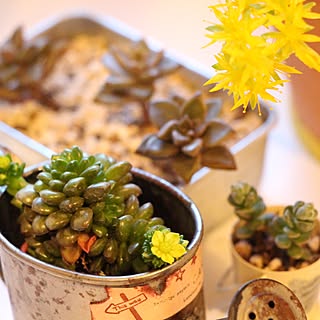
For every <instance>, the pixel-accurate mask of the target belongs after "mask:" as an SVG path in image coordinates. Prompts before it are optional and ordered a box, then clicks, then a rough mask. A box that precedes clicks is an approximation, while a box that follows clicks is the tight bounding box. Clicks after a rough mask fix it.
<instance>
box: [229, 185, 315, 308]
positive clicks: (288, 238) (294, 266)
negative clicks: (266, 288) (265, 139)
mask: <svg viewBox="0 0 320 320" xmlns="http://www.w3.org/2000/svg"><path fill="white" fill-rule="evenodd" d="M228 201H229V203H230V204H231V205H232V206H233V207H234V212H235V214H236V216H237V217H238V218H239V221H238V222H237V223H236V224H235V226H234V229H233V232H232V253H233V260H234V272H235V275H236V280H237V281H240V282H243V281H247V280H249V279H253V278H256V277H269V278H273V279H275V280H279V281H281V282H284V284H286V285H287V286H288V287H289V288H291V289H292V290H293V291H294V292H295V293H296V294H297V296H298V297H299V298H300V300H301V302H302V303H303V305H304V307H305V309H306V311H310V310H311V308H312V306H314V304H315V301H316V299H317V296H318V292H319V285H320V281H319V279H320V272H319V265H320V259H319V257H320V227H319V220H318V211H317V210H316V209H315V208H314V206H313V204H312V203H306V202H304V201H297V202H295V203H294V204H293V205H288V206H277V207H269V206H266V204H265V203H264V201H263V199H262V197H261V196H260V195H259V194H258V193H257V191H256V189H255V188H254V187H252V186H251V185H249V184H248V183H245V182H238V183H235V184H234V185H232V186H231V192H230V194H229V197H228ZM306 274H308V276H306ZM311 288H312V289H311Z"/></svg>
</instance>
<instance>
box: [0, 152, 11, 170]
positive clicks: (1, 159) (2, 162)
mask: <svg viewBox="0 0 320 320" xmlns="http://www.w3.org/2000/svg"><path fill="white" fill-rule="evenodd" d="M10 163H11V159H10V156H9V155H5V156H0V169H1V170H8V168H9V166H10Z"/></svg>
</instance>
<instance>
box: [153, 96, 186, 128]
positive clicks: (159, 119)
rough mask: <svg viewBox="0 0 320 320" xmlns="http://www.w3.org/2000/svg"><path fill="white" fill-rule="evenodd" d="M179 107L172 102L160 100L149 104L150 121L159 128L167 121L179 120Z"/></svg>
mask: <svg viewBox="0 0 320 320" xmlns="http://www.w3.org/2000/svg"><path fill="white" fill-rule="evenodd" d="M179 117H180V111H179V106H178V105H177V104H176V103H175V102H174V101H169V100H160V101H155V102H151V103H150V105H149V118H150V121H151V122H152V123H153V124H154V125H155V126H156V127H157V128H161V127H162V126H163V125H164V124H165V123H167V122H168V121H169V120H173V119H179Z"/></svg>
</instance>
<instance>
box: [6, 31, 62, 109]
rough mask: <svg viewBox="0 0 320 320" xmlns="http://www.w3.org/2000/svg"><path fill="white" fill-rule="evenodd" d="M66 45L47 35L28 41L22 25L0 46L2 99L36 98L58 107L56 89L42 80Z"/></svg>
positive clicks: (11, 100)
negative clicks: (54, 95)
mask: <svg viewBox="0 0 320 320" xmlns="http://www.w3.org/2000/svg"><path fill="white" fill-rule="evenodd" d="M65 49H66V43H65V42H63V41H53V42H51V41H50V40H49V39H48V38H46V37H40V38H35V39H33V40H30V41H28V40H26V39H25V37H24V34H23V29H22V27H18V28H17V29H16V30H15V31H14V33H13V34H12V35H11V37H10V38H9V39H8V40H7V41H6V42H5V43H4V44H3V46H2V47H1V48H0V99H2V100H5V101H8V102H12V103H15V102H21V101H25V100H30V99H34V100H36V101H38V102H39V103H41V104H43V105H45V106H48V107H51V108H53V109H58V108H59V107H60V106H59V105H58V104H57V102H56V101H55V99H54V97H53V94H54V93H53V92H50V91H47V90H46V89H44V88H43V86H42V84H43V82H44V80H45V79H46V78H47V77H48V76H49V74H50V72H51V71H52V69H53V68H54V66H55V63H56V61H57V59H59V58H60V57H61V55H62V54H63V53H64V51H65Z"/></svg>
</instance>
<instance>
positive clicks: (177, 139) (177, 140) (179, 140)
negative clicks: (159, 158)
mask: <svg viewBox="0 0 320 320" xmlns="http://www.w3.org/2000/svg"><path fill="white" fill-rule="evenodd" d="M171 137H172V141H173V144H174V145H176V146H179V147H180V146H184V145H186V144H188V143H189V142H190V141H191V137H190V136H187V135H184V134H182V133H180V131H179V130H175V129H174V130H172V135H171Z"/></svg>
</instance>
